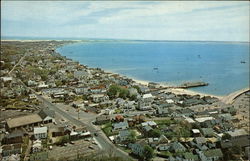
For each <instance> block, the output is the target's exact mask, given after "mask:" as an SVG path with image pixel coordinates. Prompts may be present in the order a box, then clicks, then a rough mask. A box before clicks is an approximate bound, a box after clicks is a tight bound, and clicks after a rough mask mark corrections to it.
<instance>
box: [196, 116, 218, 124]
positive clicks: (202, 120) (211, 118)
mask: <svg viewBox="0 0 250 161" xmlns="http://www.w3.org/2000/svg"><path fill="white" fill-rule="evenodd" d="M208 120H214V117H200V118H195V121H197V122H198V123H203V122H205V121H208Z"/></svg>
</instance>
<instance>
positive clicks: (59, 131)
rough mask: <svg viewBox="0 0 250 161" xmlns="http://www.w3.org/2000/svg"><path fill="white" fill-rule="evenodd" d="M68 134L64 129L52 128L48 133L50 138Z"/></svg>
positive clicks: (68, 131)
mask: <svg viewBox="0 0 250 161" xmlns="http://www.w3.org/2000/svg"><path fill="white" fill-rule="evenodd" d="M70 132H71V131H70V130H67V129H65V128H64V127H54V128H50V129H49V133H50V134H51V136H52V137H58V136H64V135H69V134H70Z"/></svg>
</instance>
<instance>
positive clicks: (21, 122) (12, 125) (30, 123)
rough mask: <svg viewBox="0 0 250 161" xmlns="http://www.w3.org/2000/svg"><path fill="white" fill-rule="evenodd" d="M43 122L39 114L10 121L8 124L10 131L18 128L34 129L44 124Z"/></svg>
mask: <svg viewBox="0 0 250 161" xmlns="http://www.w3.org/2000/svg"><path fill="white" fill-rule="evenodd" d="M42 121H43V120H42V118H41V117H40V116H39V115H38V114H31V115H26V116H20V117H16V118H12V119H9V120H7V121H6V123H7V128H8V129H9V130H14V129H18V128H33V127H34V126H38V125H39V124H40V123H42Z"/></svg>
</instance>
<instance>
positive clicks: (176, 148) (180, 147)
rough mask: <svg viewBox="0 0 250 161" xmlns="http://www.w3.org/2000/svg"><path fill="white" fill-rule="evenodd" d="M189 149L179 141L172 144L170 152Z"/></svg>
mask: <svg viewBox="0 0 250 161" xmlns="http://www.w3.org/2000/svg"><path fill="white" fill-rule="evenodd" d="M186 150H187V149H186V148H185V147H184V146H183V145H182V144H181V143H179V142H173V143H171V144H170V147H169V151H170V152H175V153H177V152H185V151H186Z"/></svg>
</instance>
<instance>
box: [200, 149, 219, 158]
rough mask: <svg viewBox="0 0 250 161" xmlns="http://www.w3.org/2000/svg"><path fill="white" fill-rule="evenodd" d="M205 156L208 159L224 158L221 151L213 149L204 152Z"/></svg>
mask: <svg viewBox="0 0 250 161" xmlns="http://www.w3.org/2000/svg"><path fill="white" fill-rule="evenodd" d="M204 155H205V156H206V157H223V153H222V151H221V149H211V150H207V151H204Z"/></svg>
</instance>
